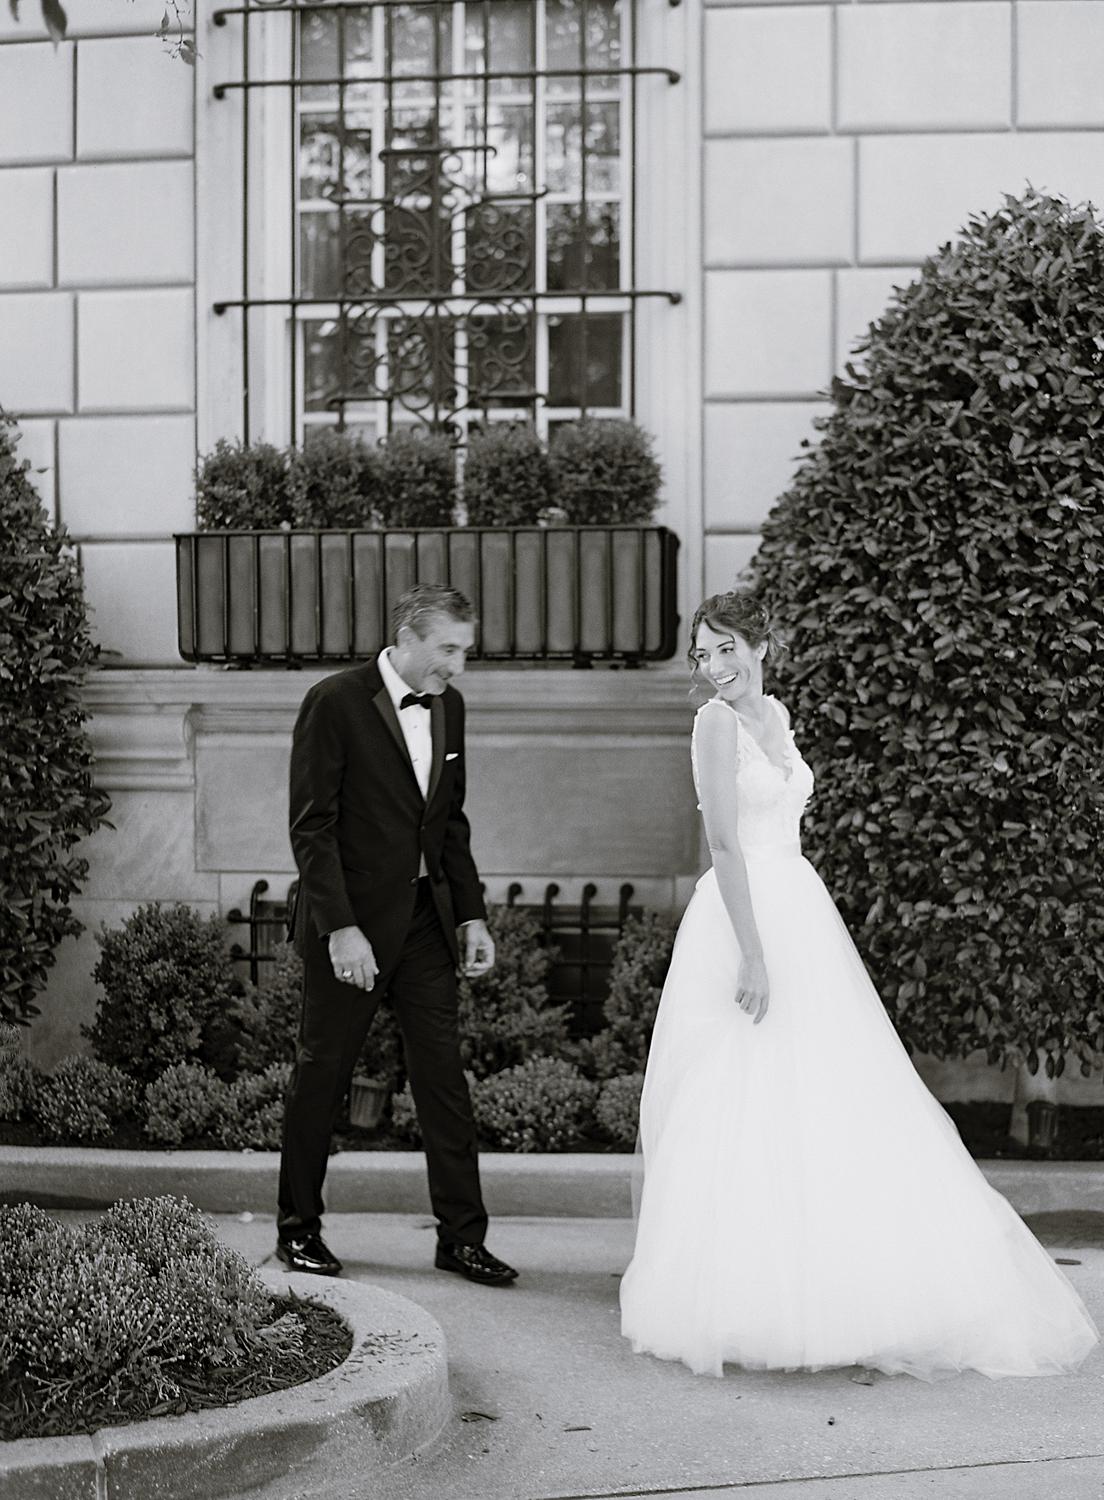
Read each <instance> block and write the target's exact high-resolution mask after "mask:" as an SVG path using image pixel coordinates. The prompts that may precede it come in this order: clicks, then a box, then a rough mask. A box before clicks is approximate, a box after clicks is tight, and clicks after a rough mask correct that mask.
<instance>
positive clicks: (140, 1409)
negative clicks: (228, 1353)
mask: <svg viewBox="0 0 1104 1500" xmlns="http://www.w3.org/2000/svg"><path fill="white" fill-rule="evenodd" d="M286 1313H293V1314H294V1315H295V1316H296V1317H297V1318H298V1319H299V1321H300V1323H301V1324H302V1325H303V1330H304V1331H303V1348H302V1352H301V1353H298V1354H296V1355H294V1356H290V1355H289V1356H287V1357H285V1359H284V1360H283V1361H282V1363H281V1365H280V1367H279V1368H278V1369H273V1368H271V1367H269V1366H265V1365H258V1364H257V1363H256V1362H255V1361H254V1362H252V1363H250V1362H245V1363H241V1364H238V1363H233V1364H227V1365H223V1366H222V1367H221V1368H219V1369H215V1370H205V1371H204V1372H203V1373H202V1375H197V1376H195V1377H190V1376H189V1374H188V1372H187V1371H183V1370H177V1371H175V1373H174V1379H175V1381H176V1384H177V1385H178V1386H179V1387H180V1388H181V1393H180V1395H179V1396H177V1397H174V1398H173V1399H171V1400H165V1401H160V1402H151V1403H149V1404H146V1405H144V1406H143V1405H142V1404H141V1403H136V1405H135V1406H133V1407H122V1406H120V1405H119V1404H118V1403H117V1402H115V1401H110V1402H106V1401H105V1402H104V1403H102V1404H88V1405H86V1406H84V1407H82V1409H81V1410H80V1411H70V1410H62V1411H53V1412H48V1413H42V1412H36V1411H35V1410H34V1409H33V1405H34V1395H35V1393H34V1391H33V1390H29V1389H28V1388H27V1387H26V1386H25V1385H23V1384H20V1383H19V1382H13V1383H12V1384H11V1385H7V1384H0V1390H2V1391H3V1399H2V1400H0V1439H3V1440H5V1441H10V1440H12V1439H14V1438H37V1437H71V1436H73V1435H75V1434H77V1433H93V1432H96V1431H98V1430H99V1429H100V1428H102V1427H119V1426H122V1425H123V1424H125V1423H128V1422H136V1421H143V1420H146V1419H148V1418H150V1417H168V1416H183V1415H184V1413H185V1412H190V1411H209V1410H210V1409H211V1408H213V1407H225V1406H237V1405H238V1404H239V1402H242V1401H246V1400H248V1399H249V1398H250V1397H252V1396H267V1395H269V1394H270V1393H271V1392H273V1391H285V1390H288V1389H290V1388H291V1387H292V1386H296V1385H302V1384H303V1383H304V1382H305V1381H308V1380H317V1379H318V1377H319V1376H320V1375H325V1374H326V1373H327V1372H328V1371H330V1370H333V1369H336V1368H337V1366H338V1365H340V1364H342V1363H343V1361H344V1360H346V1359H347V1358H348V1357H349V1352H350V1350H351V1349H352V1347H353V1336H352V1333H351V1331H350V1329H349V1328H348V1326H347V1325H346V1323H345V1322H344V1320H343V1319H342V1318H340V1317H339V1316H338V1315H337V1313H335V1312H334V1311H333V1310H332V1309H331V1308H328V1307H323V1306H321V1305H320V1304H319V1303H317V1302H308V1301H305V1300H303V1299H302V1298H299V1297H296V1296H294V1295H292V1296H289V1297H276V1298H274V1305H273V1318H272V1321H273V1322H276V1321H277V1320H278V1319H279V1318H281V1317H283V1316H284V1315H285V1314H286Z"/></svg>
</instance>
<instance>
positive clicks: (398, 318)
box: [212, 0, 681, 442]
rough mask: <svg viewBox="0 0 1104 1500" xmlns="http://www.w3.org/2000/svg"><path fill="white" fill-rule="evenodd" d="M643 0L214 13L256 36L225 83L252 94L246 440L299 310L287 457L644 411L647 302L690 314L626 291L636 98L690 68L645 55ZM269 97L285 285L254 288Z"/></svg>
mask: <svg viewBox="0 0 1104 1500" xmlns="http://www.w3.org/2000/svg"><path fill="white" fill-rule="evenodd" d="M642 3H643V0H642ZM670 3H671V4H677V3H678V0H670ZM632 6H633V0H317V3H311V0H272V3H270V0H246V3H245V4H242V5H236V6H228V7H221V8H220V9H218V10H216V11H215V12H214V16H213V20H214V23H215V24H216V25H217V26H220V27H226V26H229V25H234V24H236V25H238V26H239V27H240V28H241V39H240V74H239V76H237V77H229V76H227V77H222V78H220V79H219V80H218V81H216V82H215V83H214V84H213V87H212V93H213V96H214V98H215V100H216V101H219V100H222V101H225V100H227V99H228V98H230V97H231V96H233V95H235V94H238V95H240V96H242V99H243V106H242V110H241V131H240V134H241V156H240V177H241V182H240V193H241V217H242V223H241V237H242V246H241V285H240V295H238V296H223V297H219V299H218V300H217V301H216V302H215V303H214V311H215V313H216V314H219V315H222V316H225V315H227V314H230V313H233V312H237V313H238V314H239V317H240V357H241V363H242V371H243V390H242V436H243V437H244V439H245V440H246V441H249V440H250V437H251V435H252V434H253V432H254V431H255V430H256V428H257V422H256V421H255V420H254V412H253V410H252V406H253V401H252V399H251V392H250V383H251V382H250V371H251V368H252V367H253V366H252V363H251V361H252V359H253V356H252V355H251V349H250V343H251V339H252V338H253V326H254V319H255V318H256V316H257V315H259V314H263V312H264V310H265V309H272V310H280V309H284V310H286V312H287V325H286V330H285V332H286V339H287V342H286V348H287V361H288V377H289V378H288V381H287V387H288V391H289V412H288V426H289V433H290V436H291V438H292V440H293V441H303V440H305V438H306V437H307V435H308V433H309V430H310V428H311V426H312V425H314V424H316V423H317V424H324V423H333V422H336V425H337V426H338V427H344V426H353V425H355V426H362V427H364V428H366V429H368V430H370V431H372V432H373V433H374V435H376V436H383V435H385V434H386V433H387V432H388V431H391V430H393V429H394V428H395V427H397V426H401V425H408V424H411V423H415V424H416V423H419V422H420V423H423V424H426V425H429V426H433V427H437V428H440V429H443V430H446V431H449V432H450V433H451V434H452V435H453V437H454V438H455V439H456V440H457V441H458V442H462V441H463V438H464V436H465V433H466V430H467V427H468V426H469V425H470V424H471V423H473V422H487V421H489V420H495V419H496V418H498V419H516V418H518V417H521V418H524V419H528V420H537V421H538V422H540V423H543V425H544V426H545V427H547V426H548V425H550V424H551V423H553V422H555V421H559V420H569V419H571V418H572V417H576V416H580V415H588V414H594V415H600V414H614V413H629V414H631V413H632V411H633V407H634V390H633V365H634V357H635V347H634V346H635V342H636V309H637V306H638V304H639V303H640V302H641V301H642V300H644V299H661V300H664V301H666V302H668V303H670V304H676V303H678V302H679V301H680V300H681V294H680V293H679V292H678V291H674V290H666V289H661V288H654V287H641V286H637V285H636V284H635V258H636V251H635V246H636V234H635V229H636V225H635V223H634V219H635V209H636V197H637V194H636V191H635V188H636V164H635V152H634V149H633V138H634V135H635V122H636V118H637V113H638V109H639V108H640V103H641V101H640V98H639V94H640V90H641V89H642V88H643V87H645V86H647V85H648V84H650V83H652V82H654V81H665V82H666V83H667V84H668V85H669V86H670V85H674V84H677V83H678V82H679V81H680V75H679V74H678V72H677V71H676V70H674V69H672V68H670V67H667V66H663V65H652V64H649V63H638V62H637V61H636V60H635V58H634V55H633V49H634V46H635V26H634V16H633V10H632ZM281 16H283V17H285V18H286V20H287V25H288V27H289V28H290V31H289V34H288V38H287V41H288V48H289V52H288V55H289V56H291V57H293V58H294V59H295V62H294V65H293V67H292V68H291V69H290V70H289V71H286V73H282V74H281V76H272V75H271V73H270V72H268V71H265V70H264V69H263V68H260V69H259V68H258V65H257V57H256V52H257V50H259V49H257V48H256V47H253V48H251V44H250V33H251V30H252V29H253V26H254V23H256V22H258V21H263V22H264V23H266V24H269V25H270V24H272V22H273V18H275V17H281ZM311 27H313V28H315V31H314V33H313V35H314V41H313V43H312V45H314V47H315V53H316V55H314V56H311V55H308V51H307V36H308V28H311ZM503 38H505V41H504V40H503ZM511 47H513V49H514V55H513V56H507V57H506V59H505V61H503V62H501V64H499V63H498V61H497V59H496V52H497V51H503V50H504V51H505V52H506V53H509V52H510V48H511ZM358 48H359V52H358ZM446 52H447V54H448V55H447V57H446ZM567 53H571V55H570V56H566V54H567ZM331 57H332V58H333V59H334V60H335V66H332V67H324V66H319V65H318V62H319V59H320V58H321V60H322V61H325V60H326V59H328V58H331ZM351 59H352V60H351ZM307 63H310V64H311V65H310V66H305V64H307ZM492 64H494V65H492ZM277 71H279V70H277ZM271 90H276V91H283V92H284V93H286V95H287V100H288V116H289V122H290V125H289V139H290V156H291V159H290V163H289V180H290V197H291V213H290V226H289V242H288V244H287V247H286V251H285V252H284V259H285V263H286V265H287V267H288V268H289V270H288V281H289V285H288V286H287V287H286V288H278V289H276V292H275V294H273V288H272V287H271V285H265V286H264V287H263V291H264V293H265V294H264V295H255V294H254V280H255V279H258V278H256V276H255V267H254V266H253V265H252V263H251V259H252V257H251V248H250V247H251V237H252V236H253V234H254V228H253V221H254V216H255V215H256V214H257V213H258V212H260V211H261V205H260V204H259V202H258V200H259V198H260V197H261V196H262V195H261V193H260V191H259V189H258V188H257V185H256V183H255V181H254V180H253V179H254V173H255V159H256V145H257V143H256V141H255V140H254V139H253V137H254V135H255V133H256V122H255V121H253V120H252V118H251V115H252V111H251V108H250V105H249V102H248V101H249V99H250V96H252V95H254V94H255V93H257V92H258V91H271ZM553 140H554V141H555V150H553V149H552V145H551V143H552V142H553ZM312 151H313V152H314V156H313V157H312V156H311V152H312ZM312 161H314V162H315V166H317V165H318V163H319V162H321V164H322V165H321V167H320V168H319V169H318V170H317V171H315V174H314V177H313V178H312V177H310V171H311V170H314V168H312V167H311V162H312ZM304 163H306V165H304ZM511 172H512V177H513V180H512V181H510V180H509V179H510V176H511ZM312 193H313V194H315V195H316V196H311V194H312Z"/></svg>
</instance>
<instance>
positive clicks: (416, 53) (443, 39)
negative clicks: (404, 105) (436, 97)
mask: <svg viewBox="0 0 1104 1500" xmlns="http://www.w3.org/2000/svg"><path fill="white" fill-rule="evenodd" d="M386 18H387V19H386V24H387V33H388V42H389V45H388V54H389V57H390V62H391V66H390V68H389V70H388V71H389V72H390V73H392V74H394V75H395V77H396V78H401V79H404V80H406V81H405V82H404V83H403V85H402V94H403V97H404V98H411V97H413V96H415V95H426V96H429V97H430V98H432V97H433V92H434V85H433V83H432V82H431V81H428V80H424V79H421V80H417V79H415V77H414V75H422V74H427V73H429V74H433V73H449V72H451V71H452V64H451V58H452V14H451V7H450V6H446V5H442V6H441V7H440V8H439V9H438V8H437V7H436V6H433V5H396V6H389V7H388V8H387V10H386ZM438 19H439V20H440V25H438Z"/></svg>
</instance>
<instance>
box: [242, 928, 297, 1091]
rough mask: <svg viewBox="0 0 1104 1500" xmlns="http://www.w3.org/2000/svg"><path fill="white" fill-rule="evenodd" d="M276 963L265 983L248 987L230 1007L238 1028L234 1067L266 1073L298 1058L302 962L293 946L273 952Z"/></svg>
mask: <svg viewBox="0 0 1104 1500" xmlns="http://www.w3.org/2000/svg"><path fill="white" fill-rule="evenodd" d="M273 958H274V959H275V963H274V964H273V967H272V969H271V971H270V973H269V974H268V975H267V977H266V978H265V980H264V981H263V983H261V984H259V985H255V984H248V985H246V986H245V990H244V993H243V994H242V995H241V996H239V997H238V998H237V999H236V1000H235V1001H234V1002H233V1005H232V1007H231V1014H232V1018H233V1020H234V1022H235V1024H236V1025H237V1028H238V1036H237V1041H236V1051H235V1067H236V1069H237V1071H239V1072H242V1073H263V1072H264V1070H265V1068H268V1067H271V1066H272V1064H273V1063H290V1062H291V1061H292V1060H293V1059H294V1057H295V1043H296V1038H297V1037H298V1035H299V1017H300V1013H301V1010H302V1004H303V961H302V959H301V958H300V957H299V955H298V954H297V953H296V951H295V949H294V948H293V947H292V946H291V944H290V943H280V944H278V945H277V947H276V948H275V949H274V950H273Z"/></svg>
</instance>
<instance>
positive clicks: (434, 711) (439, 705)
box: [426, 698, 445, 807]
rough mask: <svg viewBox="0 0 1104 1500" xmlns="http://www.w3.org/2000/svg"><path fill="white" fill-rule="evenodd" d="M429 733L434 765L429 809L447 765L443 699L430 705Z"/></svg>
mask: <svg viewBox="0 0 1104 1500" xmlns="http://www.w3.org/2000/svg"><path fill="white" fill-rule="evenodd" d="M429 731H430V734H431V735H432V737H433V763H432V766H431V768H430V772H429V791H428V792H427V793H426V806H427V807H428V806H429V804H430V803H431V802H432V801H433V794H434V792H435V791H436V790H437V783H438V782H439V781H440V779H441V770H442V768H443V766H444V764H445V704H444V699H442V698H434V700H433V702H432V703H431V704H430V708H429Z"/></svg>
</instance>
